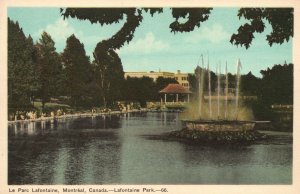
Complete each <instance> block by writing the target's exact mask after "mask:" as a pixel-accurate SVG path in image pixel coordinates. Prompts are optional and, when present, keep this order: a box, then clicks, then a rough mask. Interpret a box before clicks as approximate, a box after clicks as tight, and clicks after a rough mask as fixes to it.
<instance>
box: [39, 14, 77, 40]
mask: <svg viewBox="0 0 300 194" xmlns="http://www.w3.org/2000/svg"><path fill="white" fill-rule="evenodd" d="M43 31H45V32H47V33H48V34H50V36H51V37H52V39H53V40H54V41H55V42H62V41H63V42H65V41H66V39H67V38H68V37H69V36H71V35H72V34H75V35H76V36H79V35H81V34H82V32H78V33H76V31H75V29H74V28H73V27H72V26H70V25H69V23H68V21H67V20H63V19H62V18H59V19H58V20H56V21H55V23H53V24H48V25H47V26H46V27H45V28H43V29H40V30H39V31H38V32H37V33H36V34H35V35H36V36H41V34H42V32H43Z"/></svg>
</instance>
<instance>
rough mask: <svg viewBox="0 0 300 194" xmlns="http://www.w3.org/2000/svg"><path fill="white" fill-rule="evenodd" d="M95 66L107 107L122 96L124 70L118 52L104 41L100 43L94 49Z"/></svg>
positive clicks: (98, 83) (98, 82)
mask: <svg viewBox="0 0 300 194" xmlns="http://www.w3.org/2000/svg"><path fill="white" fill-rule="evenodd" d="M93 54H94V59H95V60H94V66H95V74H96V83H97V85H98V87H99V88H100V90H101V94H102V100H103V105H104V107H106V106H107V105H108V104H112V103H113V102H114V101H115V100H117V99H120V98H121V90H122V83H123V82H124V71H123V67H122V62H121V59H120V58H119V56H118V54H117V53H116V52H115V51H114V50H112V49H109V50H107V47H106V46H105V44H103V43H102V42H100V43H98V44H97V46H96V48H95V51H94V53H93Z"/></svg>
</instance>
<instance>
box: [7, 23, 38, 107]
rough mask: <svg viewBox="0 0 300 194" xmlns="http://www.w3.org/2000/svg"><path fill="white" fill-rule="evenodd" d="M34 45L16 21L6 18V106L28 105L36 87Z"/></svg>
mask: <svg viewBox="0 0 300 194" xmlns="http://www.w3.org/2000/svg"><path fill="white" fill-rule="evenodd" d="M33 54H34V46H33V41H32V38H31V37H30V36H29V37H28V38H26V36H25V35H24V33H23V30H22V28H20V26H19V24H18V22H13V21H11V20H10V19H9V18H8V107H9V109H23V108H25V107H28V106H30V101H31V100H32V99H31V97H32V94H33V92H34V90H35V88H36V82H35V73H34V72H35V63H34V60H33Z"/></svg>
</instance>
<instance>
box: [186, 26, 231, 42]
mask: <svg viewBox="0 0 300 194" xmlns="http://www.w3.org/2000/svg"><path fill="white" fill-rule="evenodd" d="M229 38H230V33H228V32H227V31H225V30H224V29H223V27H222V25H220V24H214V25H212V26H211V27H206V26H205V27H202V28H201V27H200V31H199V30H197V31H194V32H192V33H191V34H190V35H189V36H188V37H187V38H186V39H185V42H187V43H199V42H201V41H209V42H211V43H213V44H217V43H220V42H222V41H224V40H228V39H229Z"/></svg>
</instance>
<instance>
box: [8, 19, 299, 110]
mask: <svg viewBox="0 0 300 194" xmlns="http://www.w3.org/2000/svg"><path fill="white" fill-rule="evenodd" d="M101 45H102V44H97V46H96V48H95V50H94V52H93V57H94V60H92V61H91V59H90V58H89V57H88V56H87V55H86V52H85V49H84V45H83V44H82V43H81V42H80V40H79V39H78V38H77V37H76V36H75V35H74V34H73V35H71V36H70V37H69V38H68V39H67V41H66V47H65V49H64V50H63V52H62V53H58V52H57V51H56V48H55V42H54V41H53V40H52V38H51V36H50V35H49V34H47V32H43V33H42V35H41V38H40V39H39V40H38V41H37V42H36V43H34V42H33V40H32V38H31V36H30V35H29V36H28V37H26V36H25V34H24V32H23V30H22V28H21V27H20V26H19V24H18V22H14V21H11V20H10V19H9V18H8V108H9V110H10V111H16V110H23V109H31V108H32V107H33V105H32V102H34V101H35V100H36V99H40V100H41V102H42V108H43V109H44V106H45V103H46V102H49V101H50V100H51V98H56V99H61V101H63V102H64V103H66V104H69V105H71V106H73V107H83V108H88V107H93V106H97V107H99V106H103V107H107V106H114V105H115V103H116V101H118V100H124V101H136V102H139V103H140V104H141V105H143V106H145V104H146V102H147V101H159V100H160V95H159V93H158V92H159V91H160V90H161V89H163V88H164V87H165V86H166V85H168V84H169V83H177V81H176V80H175V79H171V78H162V77H159V78H158V79H157V80H156V81H155V82H154V80H153V79H151V78H149V77H143V78H134V77H132V78H131V77H128V78H127V79H125V78H124V71H123V67H122V62H121V60H120V58H119V57H118V55H117V54H116V53H115V52H114V51H113V50H109V51H107V48H106V47H102V46H101ZM198 71H199V69H195V74H190V75H189V77H188V80H189V82H190V86H191V90H192V91H193V92H195V93H196V91H197V78H196V75H197V74H198ZM261 74H262V78H257V77H255V76H254V75H253V74H252V73H251V72H249V73H248V74H246V75H242V76H241V92H242V93H243V94H245V95H255V96H258V97H259V99H260V100H261V101H263V102H264V103H266V104H276V103H277V104H293V64H283V65H280V64H278V65H275V66H274V67H272V68H271V69H270V68H268V69H267V70H262V71H261ZM223 76H224V75H223ZM211 79H212V89H213V90H214V89H215V88H216V87H217V86H216V85H217V84H216V83H217V76H216V74H215V73H214V72H211ZM222 79H223V78H222ZM228 79H229V87H230V88H233V87H235V85H234V84H235V80H236V78H235V75H232V74H230V73H229V74H228ZM204 81H205V82H206V84H204V86H206V85H208V84H207V80H204ZM221 87H222V88H224V82H223V83H222V85H221ZM204 89H205V90H207V88H204Z"/></svg>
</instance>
